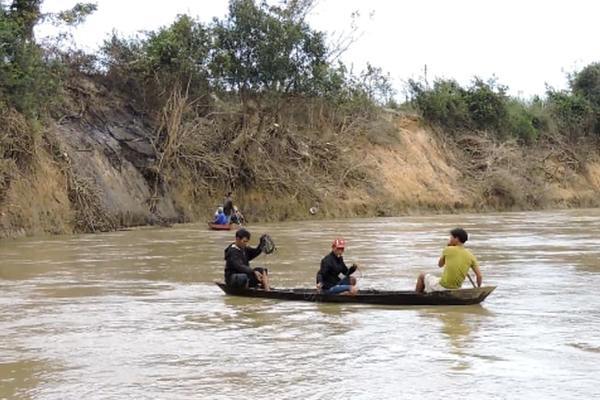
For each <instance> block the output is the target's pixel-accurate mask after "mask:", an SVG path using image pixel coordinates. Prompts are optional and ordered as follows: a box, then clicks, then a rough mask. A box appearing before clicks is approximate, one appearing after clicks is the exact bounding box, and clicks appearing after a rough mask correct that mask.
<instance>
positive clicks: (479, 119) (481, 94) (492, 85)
mask: <svg viewBox="0 0 600 400" xmlns="http://www.w3.org/2000/svg"><path fill="white" fill-rule="evenodd" d="M506 100H507V96H506V87H504V86H500V85H497V84H496V82H495V81H494V80H489V81H488V82H484V81H483V80H481V79H479V78H475V80H474V82H473V84H472V85H471V87H470V88H469V89H468V90H467V92H466V96H465V101H466V102H467V107H468V110H469V116H470V119H471V122H472V125H473V126H474V127H475V128H476V129H487V130H492V131H495V132H502V131H503V130H504V128H505V126H506V125H505V124H506V121H507V118H508V113H507V109H506Z"/></svg>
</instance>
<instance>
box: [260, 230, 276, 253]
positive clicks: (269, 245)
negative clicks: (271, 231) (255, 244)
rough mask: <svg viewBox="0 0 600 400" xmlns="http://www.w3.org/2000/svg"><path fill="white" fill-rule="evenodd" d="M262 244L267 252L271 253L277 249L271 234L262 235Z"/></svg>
mask: <svg viewBox="0 0 600 400" xmlns="http://www.w3.org/2000/svg"><path fill="white" fill-rule="evenodd" d="M260 245H261V246H262V250H263V252H264V253H265V254H271V253H272V252H274V251H275V242H274V241H273V239H272V238H271V236H269V235H267V234H264V235H262V236H261V237H260Z"/></svg>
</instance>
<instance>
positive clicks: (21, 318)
mask: <svg viewBox="0 0 600 400" xmlns="http://www.w3.org/2000/svg"><path fill="white" fill-rule="evenodd" d="M458 225H460V226H463V227H465V228H466V229H467V230H468V231H469V232H470V233H471V240H470V241H469V242H468V245H469V247H470V248H471V249H472V250H473V252H474V253H475V254H476V255H477V257H478V258H479V260H480V261H481V264H482V271H483V273H484V282H488V283H490V284H494V285H497V286H498V289H496V291H495V292H494V293H492V295H491V296H490V297H489V298H488V299H487V300H486V301H485V302H484V303H483V304H482V305H477V306H448V307H388V306H368V305H344V304H337V305H336V304H314V303H303V302H284V301H274V300H266V299H246V298H240V297H230V296H225V295H224V294H223V293H222V292H221V291H220V289H219V288H218V287H217V286H215V285H214V283H213V282H214V281H217V280H221V279H222V276H223V248H224V247H225V246H226V245H227V244H228V242H229V241H230V240H231V239H232V236H233V233H232V232H209V231H207V230H206V229H205V227H204V226H203V225H180V226H175V227H173V228H171V229H139V230H132V231H128V232H114V233H108V234H101V235H81V236H73V237H51V238H34V239H19V240H15V241H4V242H0V260H1V261H0V285H1V291H0V337H1V338H2V340H1V341H0V399H30V398H31V399H61V400H62V399H70V398H86V399H122V398H135V399H156V398H168V399H192V398H194V399H196V398H202V399H246V398H253V399H259V398H264V399H267V398H269V399H271V398H298V399H321V398H334V399H336V398H352V399H374V398H405V399H423V398H432V399H433V398H439V397H440V393H444V398H448V399H464V398H502V399H504V398H507V399H510V398H586V399H587V398H594V396H598V395H599V390H598V388H597V378H596V377H597V376H598V375H599V374H600V367H599V366H600V358H599V357H600V350H599V349H600V339H599V336H598V335H596V334H595V332H598V330H599V328H600V311H599V310H600V307H599V306H600V304H598V303H599V300H598V296H597V289H596V288H597V287H598V286H599V285H600V277H599V276H600V275H599V274H600V261H599V260H600V246H598V243H599V242H598V232H600V210H573V211H555V212H535V213H503V214H489V215H462V216H431V217H404V218H381V219H373V220H360V219H355V220H338V221H327V223H323V222H321V221H306V222H294V223H285V224H278V225H256V226H251V231H252V232H253V242H256V238H257V237H258V236H259V234H260V233H263V232H269V233H270V234H271V236H272V237H273V238H274V240H275V241H276V243H277V248H278V250H277V251H276V253H275V254H273V255H270V256H268V257H264V256H261V257H259V258H258V259H257V260H256V263H255V266H258V265H261V266H265V267H267V268H269V271H270V273H271V279H272V282H273V285H274V286H277V287H306V286H309V287H312V286H314V279H315V272H316V269H317V268H318V265H319V261H320V259H321V258H322V257H323V256H324V255H325V254H326V253H327V252H328V251H329V244H330V242H331V239H332V238H334V237H339V236H342V237H345V238H346V239H347V242H348V247H347V251H346V253H347V254H346V255H345V258H346V260H347V261H349V262H355V261H356V262H359V263H360V264H361V266H362V267H361V275H362V279H361V285H362V287H363V288H367V287H371V288H378V289H398V290H401V289H409V288H412V287H414V282H415V278H416V276H417V274H418V273H419V272H422V271H427V272H437V273H439V272H440V271H439V270H438V268H436V262H437V258H438V257H439V254H440V252H441V249H442V247H443V246H444V244H445V242H446V239H447V232H448V230H449V229H451V228H453V227H455V226H458Z"/></svg>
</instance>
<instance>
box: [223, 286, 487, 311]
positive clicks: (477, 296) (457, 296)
mask: <svg viewBox="0 0 600 400" xmlns="http://www.w3.org/2000/svg"><path fill="white" fill-rule="evenodd" d="M215 283H216V284H217V285H218V286H219V287H220V288H221V290H223V291H224V292H225V293H227V294H229V295H233V296H243V297H258V298H264V299H278V300H295V301H312V302H323V303H361V304H382V305H391V306H416V305H419V306H421V305H435V306H441V305H469V304H479V303H481V302H482V301H483V300H485V298H486V297H488V296H489V294H490V293H492V292H493V291H494V289H496V286H483V287H479V288H467V289H456V290H444V291H442V292H433V293H417V292H415V291H413V290H401V291H387V290H372V289H368V290H359V291H358V293H357V294H356V295H355V296H345V295H339V294H337V295H335V294H323V293H317V291H316V290H315V289H271V290H270V291H268V292H266V291H264V290H260V289H248V288H231V287H228V286H226V285H225V284H224V283H221V282H215Z"/></svg>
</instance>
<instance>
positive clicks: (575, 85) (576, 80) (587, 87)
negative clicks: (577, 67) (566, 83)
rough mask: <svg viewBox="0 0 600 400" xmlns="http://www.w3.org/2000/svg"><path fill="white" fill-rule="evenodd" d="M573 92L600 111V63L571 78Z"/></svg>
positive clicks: (591, 65) (589, 66)
mask: <svg viewBox="0 0 600 400" xmlns="http://www.w3.org/2000/svg"><path fill="white" fill-rule="evenodd" d="M570 85H571V90H572V91H573V93H574V94H575V95H578V96H581V97H582V98H584V99H586V100H587V101H588V102H589V103H590V104H591V105H592V106H593V107H594V108H596V109H600V63H593V64H590V65H588V66H587V67H585V68H584V69H582V70H581V71H579V72H578V73H576V74H574V75H573V76H572V77H571V82H570Z"/></svg>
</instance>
